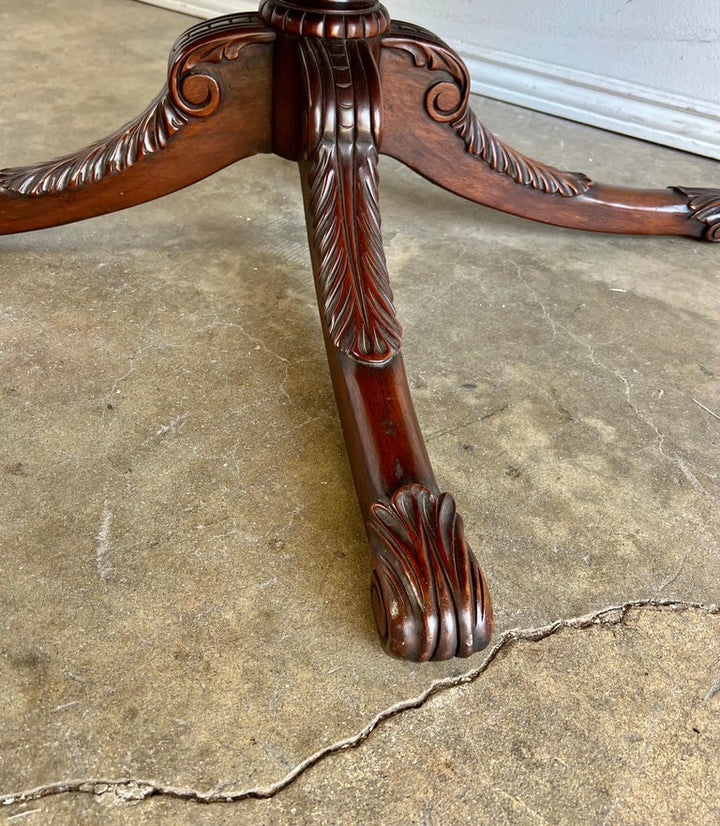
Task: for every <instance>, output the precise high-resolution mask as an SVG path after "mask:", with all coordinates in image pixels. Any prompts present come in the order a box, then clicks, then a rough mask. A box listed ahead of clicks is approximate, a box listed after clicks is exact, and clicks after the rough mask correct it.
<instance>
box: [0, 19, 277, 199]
mask: <svg viewBox="0 0 720 826" xmlns="http://www.w3.org/2000/svg"><path fill="white" fill-rule="evenodd" d="M274 39H275V33H274V31H273V30H272V29H270V28H269V27H268V26H266V25H265V24H264V23H263V22H262V21H261V20H260V18H259V17H258V16H257V15H256V14H243V15H226V16H225V17H221V18H217V19H215V20H212V21H210V22H205V23H199V24H198V25H196V26H193V27H192V28H190V29H188V31H186V32H185V33H184V34H183V35H182V36H181V37H180V38H179V39H178V41H177V42H176V43H175V45H174V46H173V49H172V51H171V53H170V61H169V66H168V82H167V84H166V85H165V88H164V89H163V90H162V91H161V92H160V94H159V95H158V96H157V97H156V98H155V99H154V100H153V101H152V103H150V105H149V106H148V107H147V108H146V109H145V111H144V112H143V113H142V114H141V115H139V116H138V117H137V118H135V119H134V120H132V121H130V122H129V123H127V124H126V125H125V126H122V127H121V128H120V129H118V130H117V131H116V132H114V133H113V134H111V135H109V136H108V137H106V138H103V139H101V140H99V141H97V142H95V143H93V144H91V145H90V146H87V147H84V148H82V149H80V150H77V151H76V152H73V153H70V154H68V155H63V156H61V157H59V158H54V159H52V160H50V161H45V162H42V163H39V164H33V165H29V166H22V167H14V168H10V169H3V170H0V187H1V188H4V189H6V190H8V191H11V192H16V193H18V194H21V195H48V194H53V193H58V192H66V191H71V190H76V189H79V188H81V187H83V186H87V185H88V184H91V183H96V182H97V181H100V180H101V179H103V178H105V177H108V176H109V175H113V174H116V173H118V172H123V171H124V170H126V169H128V168H129V167H131V166H133V165H134V164H136V163H137V162H138V161H140V160H142V159H143V158H145V157H146V156H148V155H151V154H153V153H155V152H159V151H160V150H162V149H164V148H165V147H166V146H167V144H168V141H169V140H170V139H171V138H172V137H173V135H175V134H176V133H177V132H179V131H180V129H182V128H183V126H185V125H186V124H187V123H188V122H189V121H191V120H193V119H195V118H202V117H208V116H209V115H211V114H212V113H213V112H214V111H215V110H216V109H217V107H218V106H219V105H220V101H221V96H222V93H221V89H220V86H219V84H218V81H217V80H216V78H215V77H213V76H212V74H210V73H208V72H207V71H203V67H204V66H205V65H207V64H213V63H220V62H221V61H223V60H236V59H237V58H238V56H239V55H240V52H241V51H242V50H243V49H244V48H245V47H246V46H248V45H250V44H252V43H271V42H272V41H273V40H274Z"/></svg>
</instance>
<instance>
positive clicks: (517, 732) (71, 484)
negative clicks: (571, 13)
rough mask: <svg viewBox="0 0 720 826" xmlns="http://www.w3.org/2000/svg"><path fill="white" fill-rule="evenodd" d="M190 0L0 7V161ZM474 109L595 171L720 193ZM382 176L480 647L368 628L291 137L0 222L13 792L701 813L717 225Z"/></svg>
mask: <svg viewBox="0 0 720 826" xmlns="http://www.w3.org/2000/svg"><path fill="white" fill-rule="evenodd" d="M81 21H82V23H81ZM191 23H192V20H190V19H189V18H184V17H182V16H180V15H176V14H172V13H170V12H166V11H162V10H160V9H156V8H151V7H149V6H144V5H140V4H138V3H134V2H129V0H95V2H93V3H92V4H89V5H88V4H87V3H86V2H85V0H26V2H24V3H22V4H4V5H3V7H2V9H0V31H1V32H2V33H3V48H2V50H0V70H1V76H2V77H3V79H4V84H3V92H2V95H3V106H2V107H1V108H0V120H1V123H0V134H1V135H2V152H1V155H0V164H2V165H16V164H22V163H26V162H31V161H34V160H40V159H43V158H46V157H51V156H53V155H55V154H59V153H61V152H64V151H67V150H70V149H74V148H77V147H78V146H81V145H83V144H84V143H88V142H90V141H92V140H94V139H95V138H97V137H99V136H100V135H103V134H105V133H107V132H109V131H112V130H113V129H115V128H116V127H117V126H118V125H120V124H121V123H123V122H125V121H126V120H128V119H129V118H131V117H132V116H134V115H135V114H137V113H138V112H139V111H140V110H141V109H142V108H143V107H144V106H145V104H146V103H147V102H148V101H149V100H150V99H151V98H152V97H153V96H154V94H155V93H156V91H158V90H159V88H160V87H161V85H162V83H163V81H164V72H165V62H166V58H167V53H168V50H169V47H170V45H171V43H172V41H173V40H174V38H175V37H176V36H177V35H178V34H179V33H180V32H181V31H182V30H183V29H184V28H186V27H187V26H188V25H190V24H191ZM474 105H475V106H476V108H477V110H478V112H479V113H480V116H481V118H482V119H483V121H484V122H485V123H486V125H488V126H489V127H490V128H491V129H493V130H494V131H495V132H496V133H497V134H498V135H500V136H501V137H503V138H504V139H506V140H508V141H510V142H511V143H512V144H513V145H515V146H516V148H518V149H520V150H521V151H524V152H526V153H529V154H531V155H534V156H535V157H538V158H540V159H542V160H545V161H549V162H551V163H554V164H556V165H558V166H560V167H561V168H566V169H579V170H582V171H584V172H586V173H587V174H589V175H590V176H591V177H593V178H595V179H596V180H602V181H607V182H609V183H619V184H623V183H625V184H635V185H639V186H666V185H671V184H684V185H688V186H691V185H700V186H702V185H705V186H711V185H715V186H717V185H718V184H720V171H719V170H718V165H717V163H715V162H712V161H709V160H706V159H702V158H698V157H693V156H691V155H686V154H682V153H679V152H674V151H671V150H668V149H663V148H660V147H656V146H651V145H649V144H645V143H641V142H637V141H633V140H629V139H625V138H622V137H618V136H615V135H610V134H608V133H604V132H600V131H596V130H593V129H589V128H586V127H582V126H579V125H574V124H570V123H566V122H563V121H561V120H557V119H553V118H550V117H545V116H541V115H537V114H532V113H530V112H527V111H524V110H521V109H516V108H513V107H510V106H505V105H501V104H498V103H493V102H489V101H485V100H481V99H476V100H475V101H474ZM381 172H382V190H381V193H382V204H383V217H384V236H385V240H386V246H387V255H388V260H389V266H390V272H391V277H392V280H393V286H394V290H395V296H396V301H397V305H398V310H399V313H400V316H401V320H402V322H403V324H404V327H405V333H406V334H405V358H406V363H407V366H408V372H409V376H410V380H411V385H412V389H413V393H414V398H415V401H416V405H417V410H418V416H419V419H420V422H421V424H422V426H423V429H424V432H425V434H426V437H427V443H428V448H429V451H430V454H431V457H432V459H433V462H434V465H435V469H436V472H437V475H438V478H439V480H440V484H441V485H442V487H443V488H444V489H446V490H449V491H452V492H453V493H454V495H455V497H456V499H457V501H458V504H459V508H460V511H461V513H462V514H463V515H464V518H465V523H466V530H467V534H468V536H469V537H470V540H471V542H472V544H473V546H474V548H475V550H476V552H477V555H478V557H479V558H480V560H481V564H482V566H483V568H484V571H485V573H486V575H487V577H488V579H489V582H490V586H491V588H492V592H493V596H494V600H495V607H496V617H497V633H496V636H495V639H494V643H493V647H492V648H491V649H489V651H487V652H485V653H483V654H479V655H476V656H475V657H474V658H472V659H470V660H466V661H458V660H456V661H453V662H449V663H441V664H429V665H413V664H408V663H404V662H397V661H394V660H392V659H390V658H388V657H387V656H386V655H385V654H383V653H382V651H381V649H380V648H379V646H378V644H377V641H376V637H375V630H374V626H373V621H372V617H371V611H370V605H369V599H368V584H369V573H368V562H367V557H366V548H365V541H364V537H363V527H362V524H361V520H360V516H359V513H358V510H357V505H356V502H355V496H354V491H353V487H352V482H351V479H350V474H349V470H348V467H347V464H346V460H345V456H344V449H343V444H342V439H341V435H340V431H339V427H338V424H337V421H336V416H335V410H334V401H333V397H332V392H331V387H330V382H329V378H328V375H327V371H326V366H325V357H324V352H323V347H322V340H321V335H320V329H319V324H318V322H317V317H316V313H317V310H316V308H315V302H314V293H313V287H312V279H311V275H310V268H309V259H308V253H307V249H306V244H305V229H304V222H303V216H302V204H301V195H300V190H299V186H298V179H297V173H296V171H295V169H294V167H293V165H292V164H290V163H287V162H285V161H282V160H280V159H278V158H274V157H256V158H252V159H249V160H247V161H244V162H243V163H241V164H238V165H236V166H234V167H232V168H229V169H227V170H225V171H224V172H222V173H220V174H218V175H216V176H214V177H212V178H211V179H208V180H206V181H204V182H202V183H200V184H198V185H196V186H195V187H193V188H191V189H189V190H186V191H184V192H181V193H178V194H175V195H173V196H170V197H168V198H166V199H163V200H161V201H158V202H155V203H151V204H148V205H145V206H142V207H138V208H136V209H133V210H131V211H128V212H126V213H119V214H115V215H111V216H107V217H103V218H98V219H94V220H92V221H88V222H85V223H80V224H75V225H72V226H68V227H63V228H58V229H53V230H47V231H44V232H38V233H31V234H27V235H23V236H11V237H5V238H2V239H0V279H1V281H0V283H1V284H2V288H1V292H0V422H1V424H0V469H2V473H0V491H1V493H0V531H1V534H0V545H1V547H2V554H1V555H0V803H2V804H3V805H2V806H1V807H0V818H2V817H4V818H5V819H6V820H7V821H8V822H12V823H23V824H25V823H27V824H34V823H38V824H48V823H72V824H95V823H103V824H149V823H172V824H225V823H229V824H246V823H247V824H278V823H298V824H314V823H332V824H345V823H347V824H357V823H363V824H365V823H367V824H388V826H390V825H391V824H423V825H424V826H429V824H435V826H438V825H439V824H461V823H462V824H465V823H467V824H512V825H513V826H518V824H520V825H521V826H522V824H537V823H548V824H571V825H572V826H580V825H581V824H593V825H595V824H608V825H610V824H613V825H616V826H619V824H623V826H625V824H717V822H718V818H720V801H719V800H718V789H720V767H719V765H718V731H719V727H718V714H719V709H720V693H719V692H718V689H719V688H720V681H719V679H718V678H719V677H720V667H719V657H718V638H717V634H718V628H719V627H720V616H718V612H717V609H716V608H713V606H714V605H716V604H717V602H718V570H719V568H718V524H717V519H716V513H717V504H718V499H717V495H718V474H719V473H720V471H719V470H718V458H719V451H718V442H719V437H720V421H718V415H717V414H718V413H720V388H719V384H718V371H719V370H720V364H719V363H718V351H717V341H718V337H717V333H718V317H719V316H720V306H719V304H718V300H717V281H718V271H719V270H720V266H719V265H720V248H718V247H715V246H712V245H709V244H702V243H699V242H695V241H691V240H688V239H681V238H658V239H653V238H627V237H619V238H616V237H609V236H602V235H592V234H589V233H578V232H572V231H567V230H560V229H554V228H551V227H546V226H541V225H538V224H533V223H531V222H527V221H523V220H521V219H516V218H511V217H509V216H504V215H501V214H499V213H495V212H492V211H489V210H487V209H483V208H481V207H478V206H476V205H473V204H470V203H466V202H464V201H462V200H460V199H458V198H456V197H453V196H451V195H449V194H446V193H443V192H441V191H439V190H436V189H434V188H433V187H432V186H430V185H429V184H428V183H426V182H424V181H423V180H420V179H419V178H417V177H416V176H415V175H413V174H412V173H411V172H409V171H407V170H406V169H404V168H402V167H400V165H399V164H397V163H394V162H392V161H389V160H387V159H384V160H383V162H382V168H381ZM30 790H36V791H34V792H32V793H31V794H29V795H27V796H26V798H24V799H23V798H22V797H21V796H19V793H21V792H29V791H30ZM224 797H227V798H229V801H228V802H216V803H214V804H213V805H203V804H201V803H199V802H198V801H200V800H203V799H208V798H209V799H211V800H216V801H218V800H220V798H224ZM258 798H260V799H258Z"/></svg>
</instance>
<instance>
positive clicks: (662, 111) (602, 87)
mask: <svg viewBox="0 0 720 826" xmlns="http://www.w3.org/2000/svg"><path fill="white" fill-rule="evenodd" d="M452 45H453V48H455V49H456V50H457V51H458V53H459V54H460V56H461V57H462V58H463V60H464V61H465V62H466V63H467V66H468V70H469V71H470V77H471V79H472V90H473V92H475V93H477V94H480V95H484V96H487V97H491V98H495V99H496V100H502V101H506V102H507V103H515V104H517V105H519V106H524V107H525V108H527V109H534V110H536V111H538V112H546V113H547V114H550V115H557V116H559V117H562V118H567V119H568V120H573V121H578V122H580V123H585V124H588V125H590V126H597V127H600V128H601V129H609V130H610V131H612V132H619V133H621V134H623V135H630V136H631V137H634V138H641V139H642V140H647V141H652V142H653V143H659V144H662V145H663V146H670V147H673V148H675V149H681V150H683V151H685V152H693V153H695V154H697V155H705V156H707V157H709V158H715V159H717V160H720V106H718V105H716V104H713V103H709V102H707V101H702V100H693V99H692V98H687V97H684V96H681V95H674V94H671V93H669V92H662V91H659V90H658V89H651V88H649V87H647V86H640V85H638V84H634V83H628V82H626V81H621V80H616V79H615V78H611V77H607V76H604V75H595V74H590V73H588V72H582V71H579V70H577V69H570V68H567V67H565V66H558V65H555V64H551V63H542V62H540V61H536V60H529V59H527V58H523V57H518V56H517V55H511V54H506V53H504V52H499V51H491V50H479V49H468V47H467V45H465V46H463V44H452Z"/></svg>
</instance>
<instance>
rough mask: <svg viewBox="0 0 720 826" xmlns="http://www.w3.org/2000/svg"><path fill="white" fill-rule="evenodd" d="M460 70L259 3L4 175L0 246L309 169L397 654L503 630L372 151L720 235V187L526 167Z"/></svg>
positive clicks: (580, 207)
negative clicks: (434, 457)
mask: <svg viewBox="0 0 720 826" xmlns="http://www.w3.org/2000/svg"><path fill="white" fill-rule="evenodd" d="M469 93H470V84H469V79H468V74H467V70H466V68H465V66H464V65H463V63H462V61H461V60H460V58H459V57H458V56H457V55H456V54H455V53H454V52H453V51H452V50H451V49H450V48H449V47H448V46H447V45H445V44H444V43H443V42H442V41H441V40H439V39H438V38H436V37H435V36H434V35H432V34H431V33H429V32H426V31H424V30H423V29H420V28H418V27H416V26H412V25H409V24H405V23H391V21H390V18H389V16H388V14H387V11H386V10H385V9H384V7H383V6H381V5H380V4H379V3H376V2H370V0H335V2H320V0H317V1H316V2H312V1H311V2H301V0H294V2H284V0H264V2H262V3H261V4H260V10H259V14H236V15H227V16H225V17H220V18H217V19H216V20H212V21H209V22H204V23H200V24H198V25H196V26H193V27H192V28H191V29H189V30H188V32H186V33H185V34H184V35H182V36H181V37H180V38H179V40H178V41H177V43H176V44H175V46H174V47H173V50H172V52H171V56H170V67H169V71H168V82H167V85H166V87H165V88H164V89H163V90H162V91H161V93H160V94H159V95H158V97H157V98H156V99H155V100H154V101H153V102H152V103H151V104H150V106H149V107H148V108H147V109H146V110H145V112H143V113H142V114H141V115H140V116H139V117H138V118H136V119H135V120H134V121H132V122H131V123H129V124H126V125H125V126H124V127H122V128H121V129H119V130H118V131H117V132H116V133H114V134H113V135H110V136H109V137H107V138H105V139H104V140H101V141H98V142H97V143H95V144H93V145H91V146H89V147H86V148H84V149H81V150H79V151H78V152H75V153H72V154H71V155H67V156H64V157H62V158H57V159H54V160H52V161H48V162H43V163H38V164H35V165H32V166H26V167H18V168H13V169H3V170H0V234H3V233H13V232H23V231H26V230H32V229H40V228H43V227H50V226H56V225H58V224H63V223H68V222H71V221H78V220H82V219H84V218H90V217H92V216H94V215H100V214H103V213H108V212H112V211H115V210H119V209H124V208H126V207H129V206H133V205H135V204H139V203H142V202H143V201H148V200H150V199H153V198H157V197H160V196H162V195H165V194H167V193H169V192H172V191H174V190H177V189H180V188H181V187H184V186H187V185H189V184H191V183H193V182H195V181H198V180H200V179H202V178H204V177H206V176H208V175H210V174H212V173H213V172H215V171H217V170H218V169H221V168H222V167H224V166H226V165H228V164H230V163H233V162H235V161H237V160H241V159H242V158H245V157H248V156H250V155H253V154H255V153H260V152H274V153H276V154H278V155H280V156H282V157H284V158H288V159H291V160H293V161H296V162H297V163H298V167H299V171H300V179H301V184H302V189H303V194H304V200H305V211H306V218H307V230H308V242H309V246H310V251H311V258H312V265H313V274H314V278H315V286H316V292H317V298H318V306H319V309H320V319H321V324H322V328H323V333H324V338H325V346H326V350H327V356H328V363H329V365H330V372H331V376H332V381H333V387H334V390H335V396H336V400H337V405H338V411H339V415H340V420H341V423H342V428H343V434H344V437H345V442H346V446H347V452H348V457H349V460H350V465H351V469H352V473H353V479H354V482H355V487H356V490H357V494H358V501H359V504H360V508H361V511H362V514H363V519H364V521H365V525H366V529H367V536H368V544H369V548H370V559H371V564H372V575H371V602H372V607H373V611H374V614H375V618H376V622H377V626H378V632H379V634H380V638H381V642H382V644H383V646H384V647H385V649H386V650H387V651H388V652H389V653H391V654H393V655H395V656H399V657H403V658H405V659H410V660H416V661H423V660H428V659H447V658H449V657H453V656H462V657H465V656H469V655H470V654H472V653H473V652H475V651H478V650H480V649H481V648H483V647H484V646H485V645H486V644H487V642H488V641H489V639H490V636H491V633H492V606H491V602H490V596H489V593H488V588H487V583H486V581H485V579H484V577H483V575H482V573H481V571H480V567H479V565H478V563H477V560H476V559H475V557H474V555H473V553H472V551H471V550H470V548H469V546H468V544H467V542H466V540H465V537H464V529H463V523H462V519H461V517H460V516H459V514H458V513H457V508H456V505H455V501H454V500H453V498H452V496H451V495H450V494H448V493H445V492H443V491H441V490H440V489H439V487H438V485H437V482H436V480H435V476H434V474H433V470H432V467H431V464H430V459H429V457H428V454H427V450H426V448H425V445H424V443H423V438H422V434H421V432H420V428H419V426H418V422H417V418H416V416H415V412H414V409H413V405H412V400H411V398H410V391H409V389H408V383H407V378H406V375H405V369H404V366H403V359H402V354H401V348H402V328H401V325H400V322H399V320H398V318H397V315H396V312H395V307H394V304H393V296H392V289H391V285H390V277H389V274H388V271H387V266H386V261H385V254H384V251H383V245H382V232H381V219H380V202H379V181H378V155H379V153H381V152H383V153H386V154H388V155H391V156H393V157H395V158H397V159H398V160H400V161H402V162H403V163H405V164H407V165H408V166H409V167H411V168H412V169H414V170H416V171H417V172H419V173H420V174H421V175H424V176H425V177H426V178H428V179H429V180H431V181H433V182H434V183H436V184H438V185H439V186H441V187H444V188H445V189H447V190H449V191H451V192H454V193H457V194H458V195H461V196H463V197H465V198H468V199H470V200H472V201H476V202H478V203H481V204H484V205H486V206H490V207H494V208H495V209H499V210H503V211H505V212H508V213H511V214H514V215H520V216H523V217H525V218H531V219H534V220H537V221H543V222H545V223H550V224H556V225H559V226H564V227H570V228H575V229H584V230H596V231H600V232H616V233H633V234H647V235H668V234H672V235H686V236H690V237H695V238H703V239H705V240H708V241H718V240H720V190H718V189H715V188H711V187H709V186H699V187H694V188H688V187H679V186H675V187H673V188H670V189H657V190H646V189H632V188H622V187H613V186H606V185H602V184H596V183H594V182H593V181H591V180H590V179H589V178H588V177H587V176H585V175H584V174H582V173H578V172H564V171H561V170H557V169H554V168H553V167H551V166H548V165H547V164H544V163H541V162H538V161H534V160H532V159H530V158H527V157H525V156H523V155H521V154H519V153H518V152H516V151H514V150H513V149H512V148H511V147H509V146H507V145H506V144H504V143H503V142H502V141H500V140H498V139H497V138H496V137H495V136H494V135H493V134H492V133H491V132H490V131H489V130H488V129H486V127H485V126H484V125H483V124H482V123H480V122H479V121H478V119H477V118H476V116H475V115H474V113H473V112H472V110H471V109H470V107H469Z"/></svg>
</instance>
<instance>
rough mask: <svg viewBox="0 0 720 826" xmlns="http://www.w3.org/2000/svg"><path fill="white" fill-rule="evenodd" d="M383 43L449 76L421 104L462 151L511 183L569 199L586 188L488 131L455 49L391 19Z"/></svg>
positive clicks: (576, 176) (582, 179)
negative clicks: (449, 130) (452, 133)
mask: <svg viewBox="0 0 720 826" xmlns="http://www.w3.org/2000/svg"><path fill="white" fill-rule="evenodd" d="M382 44H383V47H385V48H390V49H399V50H401V51H404V52H407V53H408V54H409V55H410V56H411V57H412V59H413V62H414V63H415V66H417V67H418V68H426V69H430V71H434V72H435V71H439V72H445V73H446V74H449V75H450V76H451V77H452V80H439V81H437V82H436V83H434V84H433V85H432V86H430V88H429V89H428V91H427V94H426V96H425V107H426V109H427V112H428V114H429V115H430V117H431V118H432V119H433V120H434V121H437V122H438V123H447V124H448V125H449V126H450V127H451V128H452V129H454V130H455V132H456V133H457V134H458V136H459V137H460V138H461V139H462V140H463V142H464V144H465V146H466V148H467V151H468V152H469V153H470V154H471V155H473V156H475V157H476V158H479V159H480V160H482V161H484V162H485V163H487V164H488V166H490V168H491V169H493V170H495V171H496V172H499V173H502V174H504V175H507V176H509V177H510V178H512V179H513V180H514V181H515V182H516V183H519V184H522V185H523V186H528V187H531V188H532V189H537V190H538V191H540V192H545V193H548V194H549V195H561V196H563V197H565V198H573V197H575V196H577V195H581V194H582V193H583V192H587V191H588V189H590V187H591V186H592V181H591V180H590V179H589V178H588V177H587V176H585V175H583V174H582V173H578V172H561V171H559V170H557V169H555V168H554V167H551V166H548V165H546V164H543V163H540V162H539V161H533V160H531V159H530V158H527V157H525V156H524V155H521V154H520V153H519V152H516V151H515V150H514V149H512V148H510V147H509V146H507V145H506V144H505V143H503V142H502V141H501V140H499V139H498V138H496V137H495V136H494V135H493V134H492V133H491V132H490V131H488V130H487V129H486V128H485V127H484V126H483V125H482V123H480V121H479V120H478V119H477V117H476V116H475V113H474V112H473V111H472V109H471V108H470V106H469V98H470V77H469V75H468V71H467V68H466V66H465V64H464V63H463V62H462V60H461V59H460V58H459V57H458V56H457V55H456V54H455V52H454V51H453V50H452V49H451V48H450V47H449V46H447V45H446V44H445V43H443V42H442V40H440V39H439V38H436V37H435V36H434V35H433V34H431V33H430V32H427V31H425V30H424V29H421V28H419V27H417V26H412V25H410V24H407V23H398V22H393V23H392V24H391V27H390V30H389V32H388V34H387V35H386V36H385V37H384V38H383V41H382Z"/></svg>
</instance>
